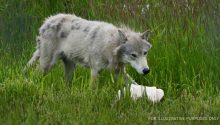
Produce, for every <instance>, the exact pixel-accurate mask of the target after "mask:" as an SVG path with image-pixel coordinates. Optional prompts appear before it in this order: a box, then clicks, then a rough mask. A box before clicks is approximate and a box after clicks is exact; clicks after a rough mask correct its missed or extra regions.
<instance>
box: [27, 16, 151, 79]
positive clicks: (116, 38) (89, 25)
mask: <svg viewBox="0 0 220 125" xmlns="http://www.w3.org/2000/svg"><path fill="white" fill-rule="evenodd" d="M149 36H150V31H149V30H147V31H145V32H143V33H140V32H135V31H133V30H131V29H130V28H128V27H126V26H119V27H117V26H115V25H113V24H110V23H107V22H102V21H90V20H86V19H83V18H81V17H78V16H76V15H74V14H57V15H54V16H50V17H48V18H47V19H46V20H45V21H44V23H43V25H42V26H41V27H40V29H39V35H38V36H37V40H36V41H37V47H36V51H35V52H34V53H33V56H32V58H31V59H30V60H29V62H28V64H27V67H30V66H31V65H32V64H33V63H34V62H35V61H37V60H39V62H40V63H39V68H40V70H41V71H42V72H43V73H44V74H46V73H47V72H48V71H49V70H50V69H51V68H52V66H53V65H54V64H55V63H56V61H57V60H58V59H61V60H62V61H63V63H64V66H65V73H64V74H65V79H66V80H67V81H69V80H70V81H71V80H72V77H73V71H74V69H75V68H76V67H77V64H80V65H82V66H86V67H89V68H90V69H91V76H92V77H91V78H92V79H95V78H96V76H97V75H98V73H99V72H100V71H101V70H102V69H106V68H107V69H111V70H112V71H114V72H115V73H116V74H118V73H122V74H124V73H126V71H125V70H124V67H125V65H126V64H130V65H131V66H132V67H133V68H134V69H135V70H136V71H137V72H138V73H139V74H143V75H144V74H148V73H149V72H150V68H149V66H148V64H147V54H148V52H149V50H150V48H151V47H152V45H151V44H150V43H149V42H148V41H149V40H148V39H149Z"/></svg>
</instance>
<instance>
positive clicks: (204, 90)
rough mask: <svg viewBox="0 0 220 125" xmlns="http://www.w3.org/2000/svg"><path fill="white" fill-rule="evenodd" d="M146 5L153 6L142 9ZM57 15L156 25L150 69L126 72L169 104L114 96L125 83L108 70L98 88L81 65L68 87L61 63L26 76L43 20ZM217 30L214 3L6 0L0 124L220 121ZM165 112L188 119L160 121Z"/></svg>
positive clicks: (0, 23)
mask: <svg viewBox="0 0 220 125" xmlns="http://www.w3.org/2000/svg"><path fill="white" fill-rule="evenodd" d="M146 4H149V9H145V10H144V11H145V13H142V8H143V7H145V5H146ZM124 5H126V7H124ZM60 12H63V13H75V14H76V15H78V16H81V17H83V18H86V19H91V20H103V21H107V22H111V23H113V24H115V25H120V24H126V25H128V26H130V27H131V28H133V29H135V30H136V31H144V30H145V29H146V28H149V29H151V30H153V32H154V35H152V36H151V43H152V44H153V48H152V49H151V51H150V53H149V57H148V60H149V65H150V67H151V71H152V72H151V73H150V74H149V75H148V76H141V75H139V74H138V73H136V72H135V70H133V69H132V68H130V67H129V66H128V67H127V69H128V72H129V74H130V75H131V76H132V77H133V78H134V79H135V80H136V81H137V82H138V83H139V84H142V85H148V86H157V87H158V88H162V89H163V90H164V91H165V98H164V101H163V102H161V103H158V104H152V103H150V102H149V101H148V100H147V99H146V98H142V99H139V100H137V101H133V100H131V99H130V98H129V97H126V98H124V99H122V100H120V101H117V99H116V95H117V90H118V89H120V88H121V87H122V85H123V83H121V82H117V83H113V82H112V81H111V78H110V77H111V75H110V72H109V71H103V72H102V73H101V74H100V76H99V82H98V89H97V90H91V89H89V83H88V81H89V78H90V76H89V75H90V74H89V69H86V68H82V67H79V68H78V69H77V71H76V72H75V76H74V81H73V82H72V84H70V85H68V84H66V83H65V82H64V79H63V64H62V63H61V62H59V63H57V64H56V65H55V67H54V68H53V69H52V71H51V72H50V73H49V74H48V75H47V76H42V74H40V73H39V72H38V71H37V70H34V69H31V71H30V72H29V74H28V75H27V76H23V74H22V69H23V67H24V66H25V64H26V63H27V61H28V60H29V59H30V57H31V55H32V53H33V52H34V50H35V48H34V47H35V45H36V44H35V37H36V35H37V34H38V28H39V27H40V25H41V24H42V22H43V20H44V18H45V17H48V16H49V15H53V14H56V13H60ZM219 27H220V2H217V0H216V1H214V0H210V1H208V0H194V1H189V2H188V3H187V2H184V1H183V0H182V1H181V0H180V1H179V2H178V1H175V0H170V1H168V0H166V1H164V0H146V1H143V0H140V1H136V0H133V1H128V2H124V3H123V2H118V1H117V0H112V1H101V0H95V1H93V2H92V1H90V0H89V1H87V0H63V1H62V0H38V1H37V0H32V1H28V0H1V1H0V69H1V70H0V124H39V125H41V124H101V125H103V124H131V125H133V124H137V125H139V124H168V125H169V124H174V125H176V124H198V125H201V124H207V125H210V124H216V125H218V124H219V123H220V91H219V89H220V72H219V71H220V35H219V33H220V28H219ZM154 117H156V118H157V120H152V119H154ZM166 117H169V118H171V117H181V118H187V119H188V120H176V121H175V120H159V118H161V119H165V118H166ZM193 117H200V118H203V119H205V118H207V119H212V118H217V119H218V120H192V118H193ZM190 119H191V120H190Z"/></svg>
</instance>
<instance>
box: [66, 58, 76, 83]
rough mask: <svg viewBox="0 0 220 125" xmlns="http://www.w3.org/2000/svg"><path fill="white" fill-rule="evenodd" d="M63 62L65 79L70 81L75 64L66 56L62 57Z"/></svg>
mask: <svg viewBox="0 0 220 125" xmlns="http://www.w3.org/2000/svg"><path fill="white" fill-rule="evenodd" d="M63 63H64V66H65V73H64V77H65V81H66V82H71V81H72V79H73V73H74V69H75V67H76V64H75V63H74V62H73V61H70V60H68V59H66V58H63Z"/></svg>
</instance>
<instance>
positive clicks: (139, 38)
mask: <svg viewBox="0 0 220 125" xmlns="http://www.w3.org/2000/svg"><path fill="white" fill-rule="evenodd" d="M118 34H119V40H120V46H119V47H117V55H118V57H119V59H120V61H121V62H122V63H125V64H126V63H128V64H130V65H131V66H132V67H133V68H134V69H136V71H137V72H138V73H139V74H148V73H149V72H150V69H149V67H148V64H147V54H148V51H149V49H150V48H151V46H152V45H151V44H150V43H149V42H148V38H149V34H150V31H145V32H144V33H135V32H131V31H129V32H126V31H122V30H118Z"/></svg>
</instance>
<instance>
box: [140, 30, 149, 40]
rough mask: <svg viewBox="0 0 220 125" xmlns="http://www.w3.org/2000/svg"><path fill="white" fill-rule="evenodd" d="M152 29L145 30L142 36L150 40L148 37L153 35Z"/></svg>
mask: <svg viewBox="0 0 220 125" xmlns="http://www.w3.org/2000/svg"><path fill="white" fill-rule="evenodd" d="M151 33H152V32H151V31H150V30H146V31H145V32H143V33H142V34H141V38H142V39H145V40H148V38H149V37H150V35H151Z"/></svg>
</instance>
